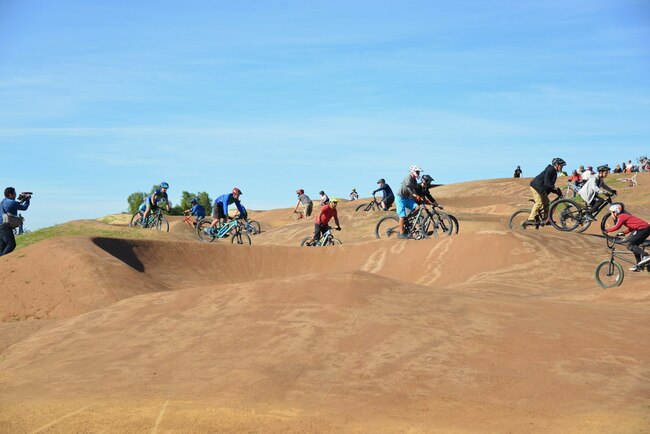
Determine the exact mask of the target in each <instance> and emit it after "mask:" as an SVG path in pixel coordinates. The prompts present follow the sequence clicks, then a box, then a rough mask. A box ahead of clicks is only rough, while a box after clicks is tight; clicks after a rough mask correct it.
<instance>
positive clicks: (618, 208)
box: [609, 202, 623, 214]
mask: <svg viewBox="0 0 650 434" xmlns="http://www.w3.org/2000/svg"><path fill="white" fill-rule="evenodd" d="M609 212H615V213H616V214H620V213H622V212H623V204H622V203H618V202H616V203H613V204H611V205H610V207H609Z"/></svg>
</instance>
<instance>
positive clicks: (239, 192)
mask: <svg viewBox="0 0 650 434" xmlns="http://www.w3.org/2000/svg"><path fill="white" fill-rule="evenodd" d="M232 194H242V192H241V190H240V189H238V188H237V187H235V188H233V189H232Z"/></svg>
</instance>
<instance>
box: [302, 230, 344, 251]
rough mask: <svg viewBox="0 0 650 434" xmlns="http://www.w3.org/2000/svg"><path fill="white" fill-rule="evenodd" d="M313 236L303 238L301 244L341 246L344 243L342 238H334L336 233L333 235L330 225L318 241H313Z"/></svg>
mask: <svg viewBox="0 0 650 434" xmlns="http://www.w3.org/2000/svg"><path fill="white" fill-rule="evenodd" d="M312 239H313V238H312V237H305V238H303V239H302V241H301V242H300V245H301V246H318V247H324V246H340V245H341V244H343V243H342V242H341V240H339V239H338V238H334V235H332V228H331V227H328V228H327V231H325V233H324V234H323V235H321V237H320V239H319V240H318V241H316V243H313V242H312Z"/></svg>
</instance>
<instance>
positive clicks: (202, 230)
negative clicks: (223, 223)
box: [196, 218, 215, 243]
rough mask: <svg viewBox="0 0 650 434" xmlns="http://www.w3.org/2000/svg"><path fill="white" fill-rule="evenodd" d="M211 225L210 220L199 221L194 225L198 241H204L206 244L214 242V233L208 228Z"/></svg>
mask: <svg viewBox="0 0 650 434" xmlns="http://www.w3.org/2000/svg"><path fill="white" fill-rule="evenodd" d="M211 223H212V219H211V218H204V219H201V220H199V222H198V223H197V224H196V236H197V237H199V240H201V241H205V242H206V243H211V242H212V241H214V238H215V236H214V234H215V231H214V230H213V228H211V227H210V224H211Z"/></svg>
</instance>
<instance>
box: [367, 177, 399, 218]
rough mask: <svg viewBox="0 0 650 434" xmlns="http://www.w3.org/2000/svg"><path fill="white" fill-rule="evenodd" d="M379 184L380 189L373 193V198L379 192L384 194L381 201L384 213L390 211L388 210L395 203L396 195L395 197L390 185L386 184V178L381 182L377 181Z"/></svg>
mask: <svg viewBox="0 0 650 434" xmlns="http://www.w3.org/2000/svg"><path fill="white" fill-rule="evenodd" d="M377 184H379V188H378V189H377V190H375V191H373V192H372V194H373V196H374V195H375V194H376V193H377V192H380V191H381V192H382V194H383V196H384V197H383V198H382V199H381V202H380V204H381V207H382V208H383V209H384V211H388V208H390V206H391V205H392V204H393V202H395V195H393V190H392V189H391V188H390V185H388V184H386V181H385V180H384V178H381V179H380V180H379V181H377Z"/></svg>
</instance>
